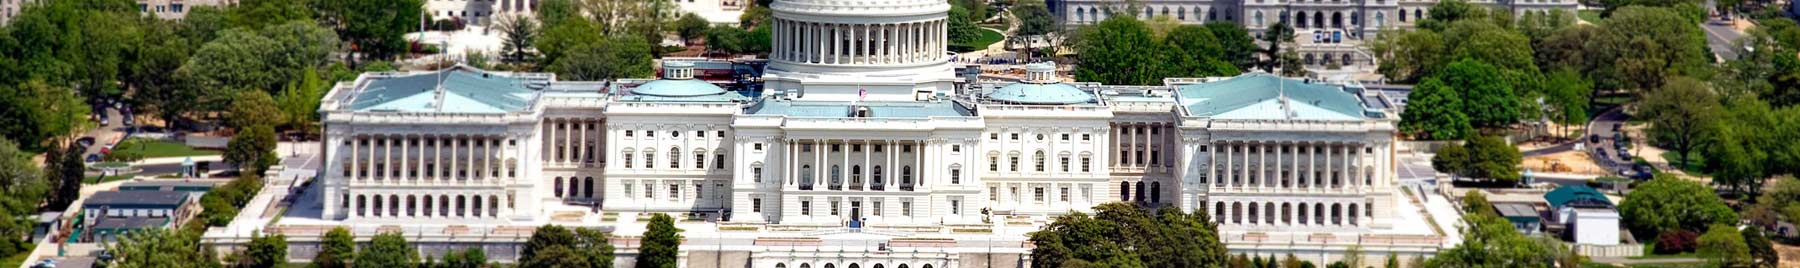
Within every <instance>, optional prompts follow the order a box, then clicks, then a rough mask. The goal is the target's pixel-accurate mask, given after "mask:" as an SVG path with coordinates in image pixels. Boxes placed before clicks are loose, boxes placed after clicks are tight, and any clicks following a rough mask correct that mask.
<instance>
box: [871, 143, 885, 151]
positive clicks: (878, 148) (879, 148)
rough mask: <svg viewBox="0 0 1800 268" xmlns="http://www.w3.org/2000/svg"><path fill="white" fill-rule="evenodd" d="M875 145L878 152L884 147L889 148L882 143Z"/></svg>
mask: <svg viewBox="0 0 1800 268" xmlns="http://www.w3.org/2000/svg"><path fill="white" fill-rule="evenodd" d="M874 146H875V152H877V153H879V152H881V150H882V149H887V148H884V147H886V146H881V145H880V144H876V145H874Z"/></svg>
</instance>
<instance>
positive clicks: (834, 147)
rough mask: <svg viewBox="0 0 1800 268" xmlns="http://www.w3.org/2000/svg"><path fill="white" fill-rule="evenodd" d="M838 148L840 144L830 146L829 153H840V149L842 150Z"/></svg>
mask: <svg viewBox="0 0 1800 268" xmlns="http://www.w3.org/2000/svg"><path fill="white" fill-rule="evenodd" d="M840 146H841V144H832V145H831V151H832V152H837V151H841V150H842V149H843V148H842V147H840Z"/></svg>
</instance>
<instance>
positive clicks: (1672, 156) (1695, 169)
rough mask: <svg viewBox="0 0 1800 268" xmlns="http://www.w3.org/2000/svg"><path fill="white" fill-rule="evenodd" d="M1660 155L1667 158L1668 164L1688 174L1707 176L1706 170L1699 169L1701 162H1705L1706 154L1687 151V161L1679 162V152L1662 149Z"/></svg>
mask: <svg viewBox="0 0 1800 268" xmlns="http://www.w3.org/2000/svg"><path fill="white" fill-rule="evenodd" d="M1662 157H1663V159H1666V160H1669V166H1673V167H1675V168H1676V169H1680V170H1681V172H1687V174H1688V175H1694V176H1707V174H1706V172H1704V171H1702V170H1701V168H1702V167H1703V166H1702V164H1704V163H1706V156H1704V155H1701V154H1699V153H1688V163H1683V162H1681V153H1677V152H1675V151H1663V153H1662Z"/></svg>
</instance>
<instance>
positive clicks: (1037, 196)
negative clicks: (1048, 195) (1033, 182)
mask: <svg viewBox="0 0 1800 268" xmlns="http://www.w3.org/2000/svg"><path fill="white" fill-rule="evenodd" d="M1031 201H1037V202H1039V203H1042V202H1044V187H1033V188H1031Z"/></svg>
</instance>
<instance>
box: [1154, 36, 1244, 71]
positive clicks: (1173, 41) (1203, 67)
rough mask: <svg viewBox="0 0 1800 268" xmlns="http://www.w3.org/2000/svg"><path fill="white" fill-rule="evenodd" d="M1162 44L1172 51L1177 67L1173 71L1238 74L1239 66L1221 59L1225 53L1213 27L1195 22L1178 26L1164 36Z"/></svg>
mask: <svg viewBox="0 0 1800 268" xmlns="http://www.w3.org/2000/svg"><path fill="white" fill-rule="evenodd" d="M1163 44H1164V45H1165V46H1167V47H1169V48H1170V49H1172V50H1173V51H1172V52H1173V53H1171V54H1170V55H1169V56H1172V57H1174V58H1173V59H1171V60H1173V61H1175V66H1173V67H1174V68H1173V70H1172V71H1173V72H1172V73H1171V74H1173V75H1177V76H1187V77H1208V76H1236V75H1237V74H1238V69H1237V66H1235V65H1232V64H1231V62H1228V61H1224V60H1221V58H1223V57H1224V56H1225V51H1224V48H1222V47H1220V44H1219V39H1218V38H1217V37H1215V36H1213V33H1212V31H1211V30H1208V29H1207V28H1206V27H1201V26H1195V25H1182V26H1176V27H1175V28H1174V29H1172V30H1170V31H1169V33H1168V34H1167V35H1164V36H1163Z"/></svg>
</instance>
